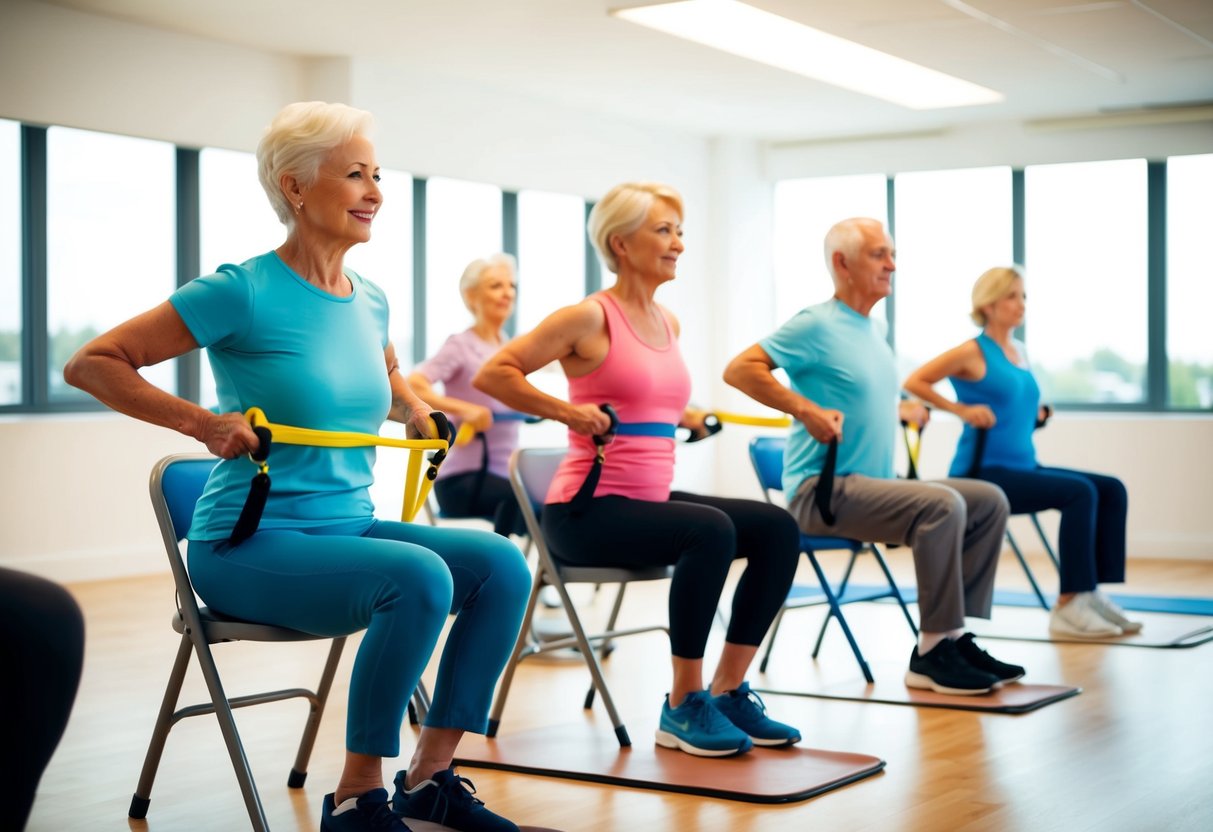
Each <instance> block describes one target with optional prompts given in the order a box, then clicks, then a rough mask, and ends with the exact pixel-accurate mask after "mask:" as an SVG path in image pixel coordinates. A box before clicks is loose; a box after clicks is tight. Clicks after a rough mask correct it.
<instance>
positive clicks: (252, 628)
mask: <svg viewBox="0 0 1213 832" xmlns="http://www.w3.org/2000/svg"><path fill="white" fill-rule="evenodd" d="M198 614H199V616H200V617H201V618H202V626H203V629H205V631H206V640H207V641H208V642H209V643H211V644H217V643H218V642H221V641H315V640H316V639H319V638H328V636H318V635H315V634H314V633H305V632H302V631H300V630H292V629H290V628H288V627H275V626H274V625H272V624H258V623H256V622H253V621H244V620H243V619H240V618H232V617H231V616H227V615H224V614H223V613H221V612H215V611H214V610H212V609H209V608H208V607H199V608H198ZM173 629H174V630H176V631H177V632H178V633H182V634H184V633H185V619H183V618H182V617H181V613H175V614H174V615H173Z"/></svg>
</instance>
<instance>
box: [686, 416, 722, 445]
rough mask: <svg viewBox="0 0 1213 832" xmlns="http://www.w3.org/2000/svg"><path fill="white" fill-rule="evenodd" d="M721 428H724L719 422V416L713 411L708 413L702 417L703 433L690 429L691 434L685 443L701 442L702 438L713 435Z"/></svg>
mask: <svg viewBox="0 0 1213 832" xmlns="http://www.w3.org/2000/svg"><path fill="white" fill-rule="evenodd" d="M722 430H724V425H723V424H722V423H721V421H720V418H719V417H718V416H717V415H716V414H715V413H709V414H708V415H707V416H704V417H703V433H699V432H697V431H691V435H690V436H688V437H687V440H686V441H687V444H688V445H689V444H690V443H692V442H702V441H703V440H704V439H707V438H708V437H709V436H715V435H716V434H718V433H720V432H721V431H722Z"/></svg>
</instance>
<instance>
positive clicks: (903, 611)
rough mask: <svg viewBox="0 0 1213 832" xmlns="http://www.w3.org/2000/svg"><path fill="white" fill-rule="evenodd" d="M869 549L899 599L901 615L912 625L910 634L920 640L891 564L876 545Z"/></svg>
mask: <svg viewBox="0 0 1213 832" xmlns="http://www.w3.org/2000/svg"><path fill="white" fill-rule="evenodd" d="M868 548H869V549H871V550H872V557H874V558H875V559H876V563H877V565H879V566H880V571H881V572H883V573H884V577H885V580H886V581H888V582H889V590H890V591H891V592H892V593H893V597H894V598H896V599H897V604H898V606H900V607H901V614H902V615H904V616H905V617H906V623H907V624H909V625H910V632H911V633H913V634H914V638H918V625H917V624H915V623H914V618H913V617H912V616H911V615H910V610H909V609H908V608H907V607H906V599H905V598H902V597H901V590H900V589H899V588H898V587H897V581H895V580H893V572H892V571H891V570H890V569H889V564H888V563H886V562H885V559H884V555H882V554H881V553H880V547H878V546H877V545H876V544H875V543H871V544H869V545H868Z"/></svg>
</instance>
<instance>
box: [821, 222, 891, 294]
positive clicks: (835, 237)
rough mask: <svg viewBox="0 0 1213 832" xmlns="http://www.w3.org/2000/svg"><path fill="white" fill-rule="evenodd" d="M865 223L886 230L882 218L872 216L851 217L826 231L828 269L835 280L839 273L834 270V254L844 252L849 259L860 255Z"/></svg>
mask: <svg viewBox="0 0 1213 832" xmlns="http://www.w3.org/2000/svg"><path fill="white" fill-rule="evenodd" d="M865 225H874V226H876V227H877V228H879V229H881V230H882V231H883V230H884V224H883V223H882V222H881V221H880V220H874V219H872V218H871V217H851V218H850V219H847V220H842V221H841V222H837V223H835V224H834V225H833V227H831V228H830V230H829V231H827V232H826V239H825V257H826V269H827V270H828V271H829V273H830V277H832V278H833V279H834V280H838V274H837V273H836V272H835V271H834V254H835V253H836V252H842V254H843V255H844V256H845V257H846V258H847V259H848V260H850V259H854V258H855V257H857V256H859V252H860V250H861V249H863V243H864V237H863V226H865Z"/></svg>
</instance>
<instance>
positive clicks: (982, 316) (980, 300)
mask: <svg viewBox="0 0 1213 832" xmlns="http://www.w3.org/2000/svg"><path fill="white" fill-rule="evenodd" d="M1016 280H1023V271H1022V270H1021V269H1020V268H1019V267H1018V266H997V267H995V268H993V269H990V270H988V271H986V272H985V274H983V275H982V276H981V277H979V278H977V282H976V283H974V284H973V311H972V312H970V313H969V317H970V318H972V319H973V323H975V324H977V325H978V326H985V325H986V322H987V321H986V313H985V312H983V311H982V308H983V307H986V306H989V305H990V304H991V303H994V302H995V301H998V300H1002V299H1003V298H1005V297H1006V296H1007V295H1008V294H1009V293H1010V291H1011V287H1012V286H1014V285H1015V281H1016Z"/></svg>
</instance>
